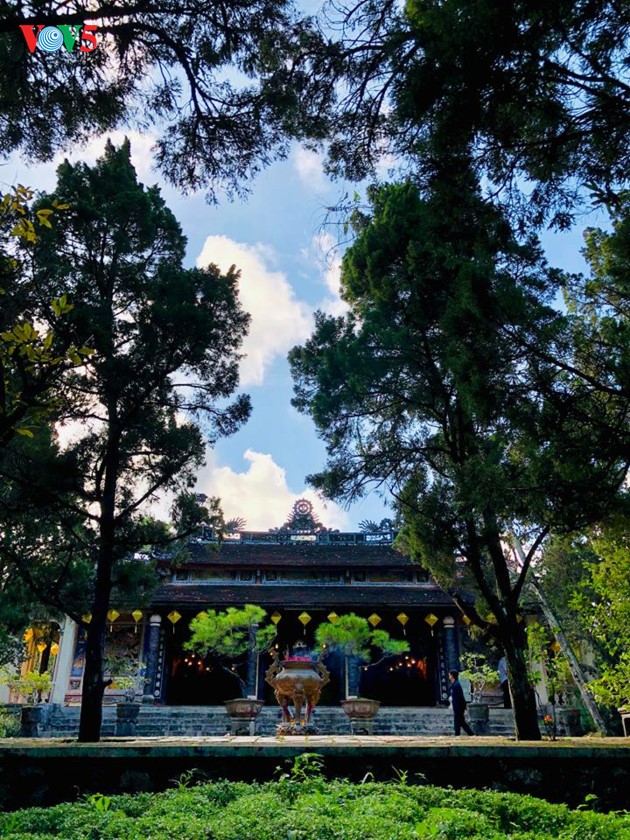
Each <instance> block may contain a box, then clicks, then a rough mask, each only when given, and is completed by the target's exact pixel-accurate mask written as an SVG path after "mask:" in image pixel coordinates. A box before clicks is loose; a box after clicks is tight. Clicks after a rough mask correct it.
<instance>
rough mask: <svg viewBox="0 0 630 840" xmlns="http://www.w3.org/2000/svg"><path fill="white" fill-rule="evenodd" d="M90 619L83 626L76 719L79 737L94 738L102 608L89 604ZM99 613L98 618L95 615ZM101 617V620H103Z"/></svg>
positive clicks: (100, 689) (97, 733)
mask: <svg viewBox="0 0 630 840" xmlns="http://www.w3.org/2000/svg"><path fill="white" fill-rule="evenodd" d="M92 609H93V612H92V620H91V621H90V623H89V625H88V628H87V643H86V646H85V671H84V674H83V692H82V695H81V718H80V722H79V741H83V742H96V741H98V740H99V739H100V737H101V721H102V717H103V694H104V692H105V682H104V679H103V658H104V656H103V649H104V646H105V628H106V620H107V615H106V610H105V612H103V611H102V608H97V606H96V604H94V606H93V607H92ZM99 613H102V618H101V616H100V615H99ZM103 618H104V619H105V621H103Z"/></svg>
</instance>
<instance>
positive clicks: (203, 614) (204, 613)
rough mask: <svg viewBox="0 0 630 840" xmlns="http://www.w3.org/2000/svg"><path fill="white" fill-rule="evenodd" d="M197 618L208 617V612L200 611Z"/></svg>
mask: <svg viewBox="0 0 630 840" xmlns="http://www.w3.org/2000/svg"><path fill="white" fill-rule="evenodd" d="M195 618H208V613H207V612H206V611H205V610H201V612H198V613H197V615H196V616H195Z"/></svg>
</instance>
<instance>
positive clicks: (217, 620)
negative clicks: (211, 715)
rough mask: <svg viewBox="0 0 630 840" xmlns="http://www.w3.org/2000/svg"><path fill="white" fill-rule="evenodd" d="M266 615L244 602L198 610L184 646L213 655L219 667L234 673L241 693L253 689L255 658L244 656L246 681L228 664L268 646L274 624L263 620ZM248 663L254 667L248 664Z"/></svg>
mask: <svg viewBox="0 0 630 840" xmlns="http://www.w3.org/2000/svg"><path fill="white" fill-rule="evenodd" d="M266 619H267V613H266V612H265V610H263V608H262V607H257V606H255V605H254V604H245V606H244V607H243V608H241V609H238V608H237V607H228V608H227V610H225V611H224V612H217V611H216V610H208V611H206V612H202V613H200V614H199V615H198V616H196V617H195V618H193V620H192V621H191V622H190V631H191V634H192V635H191V637H190V639H189V640H188V641H187V642H186V643H185V644H184V648H185V649H186V650H189V651H192V652H194V653H197V654H198V655H199V656H208V655H209V654H211V655H213V656H214V658H215V660H216V662H217V664H218V665H219V667H220V668H222V669H223V670H224V671H225V672H226V673H228V674H232V675H233V676H234V677H236V679H237V680H238V682H239V685H240V687H241V696H245V692H246V690H249V689H251V690H252V692H253V691H254V690H255V686H254V685H253V683H254V673H255V659H254V657H253V656H248V673H247V681H246V680H244V679H243V678H242V677H241V676H240V675H239V673H238V671H237V670H235V669H233V668H232V666H234V664H235V660H238V659H239V658H241V657H243V656H244V655H245V654H255V653H257V652H258V651H261V650H265V649H266V648H268V647H269V645H270V644H271V642H272V641H273V639H274V637H275V635H276V628H275V627H274V625H273V624H268V623H264V622H265V621H266ZM250 663H251V664H252V665H254V667H252V668H250V667H249V665H250ZM250 671H251V673H250Z"/></svg>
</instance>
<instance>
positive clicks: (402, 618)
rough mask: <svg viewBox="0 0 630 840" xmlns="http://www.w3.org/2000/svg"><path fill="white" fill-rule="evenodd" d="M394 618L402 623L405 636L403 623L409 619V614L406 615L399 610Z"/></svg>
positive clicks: (405, 629) (405, 631)
mask: <svg viewBox="0 0 630 840" xmlns="http://www.w3.org/2000/svg"><path fill="white" fill-rule="evenodd" d="M396 618H397V619H398V621H400V623H401V624H402V628H403V636H406V635H407V628H406V627H405V625H406V624H407V622H408V621H409V616H408V615H407V613H404V612H401V613H399V614H398V615H397V616H396Z"/></svg>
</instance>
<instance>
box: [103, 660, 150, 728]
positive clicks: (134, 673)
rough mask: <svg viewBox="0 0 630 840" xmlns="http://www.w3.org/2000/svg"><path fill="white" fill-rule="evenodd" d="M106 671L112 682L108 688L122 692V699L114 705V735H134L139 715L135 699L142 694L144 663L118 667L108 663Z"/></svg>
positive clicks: (138, 706)
mask: <svg viewBox="0 0 630 840" xmlns="http://www.w3.org/2000/svg"><path fill="white" fill-rule="evenodd" d="M107 670H108V672H109V674H110V678H111V680H112V681H111V683H110V685H109V688H110V689H117V690H118V691H122V692H123V696H122V699H121V700H119V701H118V702H117V703H116V735H119V736H129V735H135V734H136V724H137V722H138V716H139V714H140V704H139V703H138V702H136V698H137V697H138V696H140V695H141V694H142V688H143V686H144V675H145V671H146V666H145V664H144V662H141V663H140V664H139V665H137V666H134V665H133V664H130V663H124V664H123V665H122V666H119V665H117V663H111V662H110V663H109V667H108V668H107Z"/></svg>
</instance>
